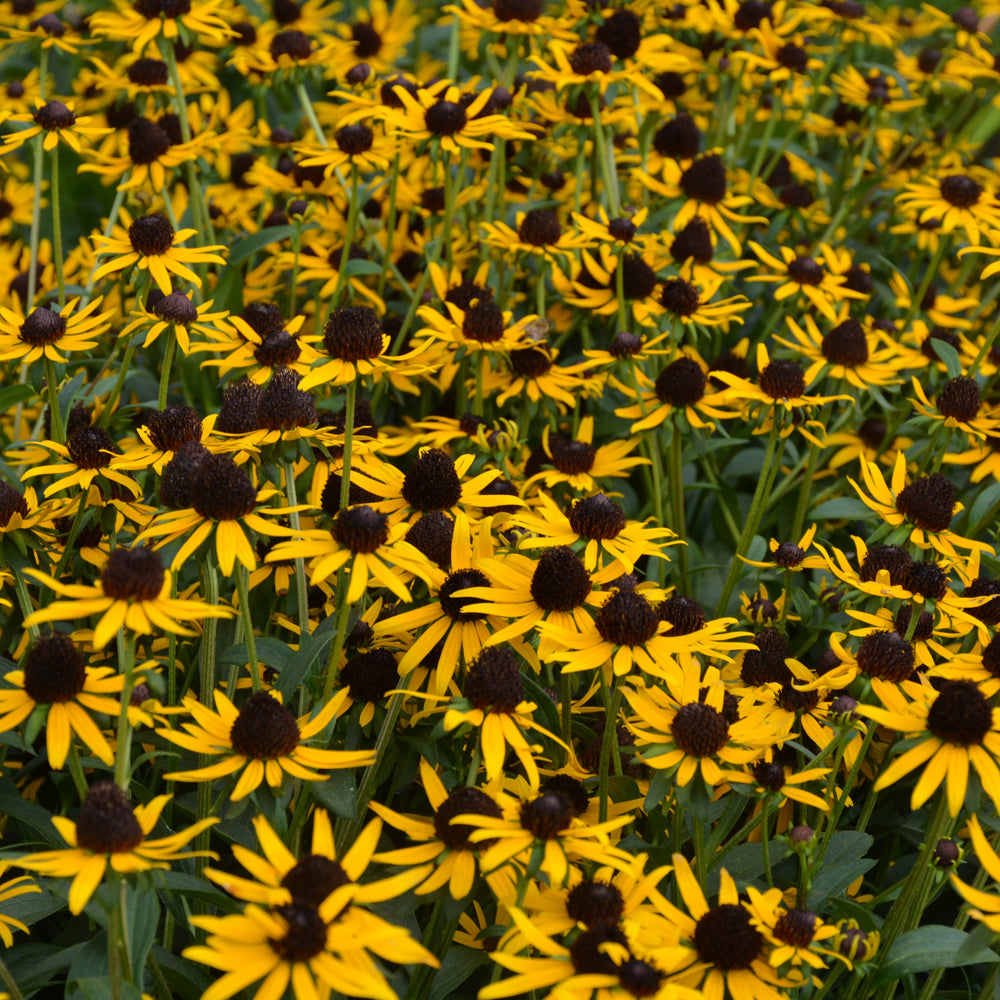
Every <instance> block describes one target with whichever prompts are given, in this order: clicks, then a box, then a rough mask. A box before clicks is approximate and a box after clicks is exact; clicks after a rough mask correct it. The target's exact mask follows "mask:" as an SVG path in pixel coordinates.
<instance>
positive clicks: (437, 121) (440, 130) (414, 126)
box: [385, 80, 532, 156]
mask: <svg viewBox="0 0 1000 1000" xmlns="http://www.w3.org/2000/svg"><path fill="white" fill-rule="evenodd" d="M393 92H394V93H395V95H396V98H397V100H398V101H399V103H400V104H401V105H402V106H401V107H398V108H389V109H388V111H387V112H386V116H385V123H386V126H387V127H388V128H390V129H392V130H393V132H394V133H395V134H396V135H399V136H401V137H404V138H405V139H407V140H408V141H409V142H412V143H420V142H423V141H426V140H428V139H430V140H434V141H436V142H437V143H439V144H440V146H441V149H442V150H444V151H445V153H447V154H449V155H452V156H454V155H456V154H458V153H459V152H460V151H461V150H462V149H492V148H493V142H492V140H493V139H496V138H503V139H531V138H532V133H530V132H528V131H527V130H526V129H523V128H521V127H519V126H518V125H516V124H515V123H514V122H512V121H510V119H508V118H505V117H504V116H503V115H498V114H484V113H483V112H484V111H485V109H486V106H487V104H488V103H489V100H490V98H491V96H492V93H493V92H492V90H488V89H487V90H484V91H482V93H480V94H477V95H476V96H475V97H474V98H473V100H472V101H471V103H463V102H462V91H461V89H460V88H459V87H457V86H455V85H454V84H453V83H452V82H451V81H450V80H438V81H437V82H436V83H432V84H431V85H430V86H429V87H420V88H418V89H417V90H416V92H415V93H410V91H409V90H407V89H406V88H405V87H401V86H398V85H397V86H395V87H394V88H393Z"/></svg>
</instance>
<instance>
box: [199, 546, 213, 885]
mask: <svg viewBox="0 0 1000 1000" xmlns="http://www.w3.org/2000/svg"><path fill="white" fill-rule="evenodd" d="M201 579H202V590H203V591H204V599H205V603H206V604H210V605H212V606H213V607H214V606H215V605H216V604H218V603H219V577H218V574H217V573H216V571H215V566H214V564H213V563H212V562H211V560H210V559H206V560H205V561H204V562H203V563H202V573H201ZM218 623H219V619H218V618H206V619H205V625H204V631H203V633H202V637H201V664H200V670H199V674H200V682H201V687H200V690H199V700H200V701H201V703H202V705H205V706H206V707H207V708H211V707H212V705H213V704H214V703H215V653H216V644H217V642H218V637H219V624H218ZM212 759H213V758H212V757H210V756H208V755H207V754H200V755H199V760H198V764H199V767H207V766H208V765H209V764H211V763H212ZM211 811H212V783H211V782H210V781H202V782H200V783H199V784H198V817H197V818H198V819H199V820H203V819H207V818H208V817H209V816H210V815H211ZM210 835H211V831H209V830H202V832H201V833H199V834H198V839H197V840H196V841H195V850H196V851H205V850H207V849H208V843H209V837H210ZM207 864H208V861H207V859H206V858H203V857H199V858H195V862H194V865H195V871H196V873H197V874H198V875H199V876H200V875H201V873H202V870H203V869H204V868H205V866H206V865H207Z"/></svg>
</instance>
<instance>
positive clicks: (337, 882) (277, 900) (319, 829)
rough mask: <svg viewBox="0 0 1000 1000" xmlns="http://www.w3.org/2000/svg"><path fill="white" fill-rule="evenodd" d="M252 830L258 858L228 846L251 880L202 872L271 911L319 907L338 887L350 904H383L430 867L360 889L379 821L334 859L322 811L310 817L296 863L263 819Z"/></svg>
mask: <svg viewBox="0 0 1000 1000" xmlns="http://www.w3.org/2000/svg"><path fill="white" fill-rule="evenodd" d="M253 826H254V830H255V832H256V834H257V842H258V843H259V844H260V854H257V853H255V852H253V851H251V850H248V849H247V848H246V847H243V846H242V845H241V844H233V856H234V857H235V858H236V860H237V861H239V863H240V864H241V865H242V866H243V867H244V868H245V869H246V870H247V871H248V872H249V873H250V874H251V875H252V876H253V878H252V879H248V878H242V877H240V876H239V875H233V874H232V873H230V872H226V871H220V870H218V869H215V868H206V869H205V876H206V877H207V878H210V879H211V880H212V881H213V882H215V883H216V884H217V885H220V886H222V888H223V889H225V890H226V892H228V893H229V894H230V895H233V896H235V897H236V898H237V899H242V900H244V901H245V902H247V903H260V904H261V905H264V906H272V907H273V906H282V905H287V904H289V903H295V902H300V903H307V904H310V905H313V906H320V905H321V904H322V903H323V901H324V900H325V899H326V898H327V896H329V895H330V893H331V892H334V891H335V890H339V889H341V887H343V886H350V887H351V891H350V893H341V896H342V898H344V899H345V901H349V902H350V903H351V904H362V905H363V904H365V903H384V902H385V901H386V900H388V899H395V898H398V897H399V896H401V895H402V894H403V893H405V892H408V891H409V890H410V889H411V888H412V887H413V885H414V884H415V883H417V882H419V881H420V880H421V879H422V878H423V877H424V876H425V875H426V874H427V872H428V870H429V867H430V866H429V865H426V866H424V867H421V868H413V869H411V870H410V871H406V872H400V873H399V874H398V875H390V876H389V877H388V878H384V879H376V880H371V879H366V880H365V881H364V883H362V881H361V879H362V876H363V875H364V874H365V871H366V869H367V868H368V866H369V864H370V863H371V862H372V860H373V859H374V858H375V857H376V856H375V850H376V848H377V847H378V842H379V835H380V834H381V832H382V821H381V820H378V819H376V820H373V821H372V822H371V823H369V824H368V825H367V826H366V827H365V828H364V830H362V831H361V833H360V834H359V835H358V837H357V839H356V840H355V841H354V843H353V844H351V847H350V849H349V850H348V851H347V852H346V853H345V854H344V855H343V857H338V856H337V848H336V845H335V844H334V841H333V824H332V823H331V822H330V814H329V813H328V812H327V811H326V810H325V809H317V810H316V811H315V812H314V813H313V832H312V846H311V849H310V851H309V852H308V854H306V855H304V856H303V857H302V858H296V857H295V855H294V854H293V853H292V852H291V851H290V850H289V849H288V848H287V847H286V846H285V844H284V843H283V842H282V840H281V838H280V837H279V836H278V835H277V834H276V833H275V832H274V829H273V827H272V826H271V824H270V823H268V821H267V818H266V817H264V816H255V817H254V819H253Z"/></svg>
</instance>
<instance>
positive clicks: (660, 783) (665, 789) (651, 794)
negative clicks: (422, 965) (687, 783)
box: [642, 771, 674, 813]
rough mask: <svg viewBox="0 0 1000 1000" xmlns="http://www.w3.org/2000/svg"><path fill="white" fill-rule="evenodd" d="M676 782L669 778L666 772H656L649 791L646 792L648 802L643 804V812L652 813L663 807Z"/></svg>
mask: <svg viewBox="0 0 1000 1000" xmlns="http://www.w3.org/2000/svg"><path fill="white" fill-rule="evenodd" d="M673 785H674V782H673V779H672V778H671V777H668V775H667V773H666V771H656V772H655V773H654V774H653V777H652V780H651V781H650V782H649V791H648V792H646V801H645V802H644V803H643V805H642V808H643V812H647V813H648V812H651V811H652V810H653V809H656V808H657V807H658V806H661V805H662V804H663V803H664V802H665V801H666V799H667V796H668V795H669V794H670V790H671V788H673Z"/></svg>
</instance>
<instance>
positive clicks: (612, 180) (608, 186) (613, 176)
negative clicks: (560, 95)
mask: <svg viewBox="0 0 1000 1000" xmlns="http://www.w3.org/2000/svg"><path fill="white" fill-rule="evenodd" d="M598 100H599V99H598V98H597V97H591V98H590V110H591V114H593V116H594V145H595V147H596V149H597V160H598V165H599V167H600V171H601V178H602V179H603V181H604V196H605V197H606V198H607V199H608V212H609V214H610V216H611V217H612V218H613V219H614V218H617V217H618V216H619V215H621V210H622V205H621V193H620V192H619V190H618V171H617V169H616V168H615V160H614V157H615V147H614V143H610V144H609V143H608V141H607V137H606V136H605V134H604V126H603V125H602V124H601V108H600V104H599V103H598Z"/></svg>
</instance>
